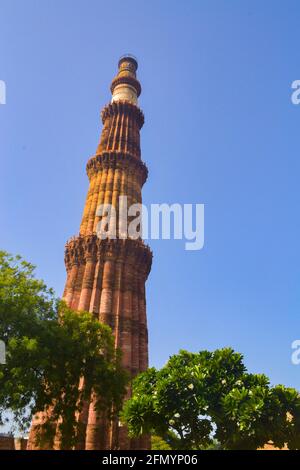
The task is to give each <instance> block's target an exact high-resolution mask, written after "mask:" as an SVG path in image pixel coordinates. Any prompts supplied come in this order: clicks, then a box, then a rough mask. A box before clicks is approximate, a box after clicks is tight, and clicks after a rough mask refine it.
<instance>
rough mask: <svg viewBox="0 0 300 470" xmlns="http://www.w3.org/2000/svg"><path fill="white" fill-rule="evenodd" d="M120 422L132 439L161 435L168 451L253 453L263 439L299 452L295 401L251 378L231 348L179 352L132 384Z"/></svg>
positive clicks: (299, 414)
mask: <svg viewBox="0 0 300 470" xmlns="http://www.w3.org/2000/svg"><path fill="white" fill-rule="evenodd" d="M123 420H124V422H125V423H126V424H127V426H128V429H129V432H130V435H131V436H140V435H142V434H151V435H156V436H159V437H161V439H163V440H164V441H165V442H167V444H168V445H170V446H171V448H172V449H205V448H211V447H213V446H214V445H215V443H216V442H217V443H218V445H219V446H220V447H221V448H223V449H257V448H259V447H262V446H263V445H264V444H265V443H267V442H268V441H273V443H274V445H275V446H276V447H279V448H282V447H283V446H284V444H285V443H287V444H288V447H289V448H290V449H300V398H299V396H298V392H297V391H296V390H295V389H292V388H286V387H284V386H283V385H277V386H270V382H269V379H268V378H267V377H266V376H265V375H262V374H250V373H248V372H247V370H246V367H245V365H244V363H243V356H242V355H241V354H239V353H236V352H234V351H233V350H232V349H229V348H226V349H219V350H216V351H214V352H209V351H201V352H199V353H190V352H187V351H180V353H179V354H178V355H174V356H172V357H171V358H170V359H169V361H168V363H167V364H166V365H165V366H164V367H163V368H162V369H160V370H156V369H155V368H151V369H148V370H147V371H146V372H144V373H142V374H140V375H139V376H138V377H137V378H136V379H135V381H134V384H133V396H132V398H131V399H130V400H128V401H127V402H126V403H125V406H124V410H123Z"/></svg>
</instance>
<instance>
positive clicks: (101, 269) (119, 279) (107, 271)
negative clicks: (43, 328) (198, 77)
mask: <svg viewBox="0 0 300 470" xmlns="http://www.w3.org/2000/svg"><path fill="white" fill-rule="evenodd" d="M137 67H138V64H137V61H136V59H135V58H133V57H132V56H130V55H126V56H124V57H122V58H121V59H120V60H119V70H118V74H117V76H116V77H115V78H114V79H113V81H112V84H111V92H112V99H111V103H110V104H108V105H107V106H105V107H104V109H103V110H102V113H101V117H102V122H103V129H102V133H101V138H100V143H99V145H98V147H97V150H96V154H95V155H94V156H93V157H92V158H90V160H89V161H88V163H87V174H88V178H89V182H90V184H89V190H88V194H87V198H86V202H85V207H84V212H83V217H82V221H81V225H80V232H79V235H78V236H76V237H73V238H72V239H71V240H69V241H68V243H67V244H66V249H65V264H66V269H67V281H66V286H65V290H64V295H63V298H64V299H65V301H66V302H67V304H68V305H69V306H70V307H71V308H73V309H78V310H86V311H89V312H91V313H93V314H94V315H95V316H96V317H97V318H98V319H99V320H100V321H101V322H103V323H106V324H107V325H109V326H110V327H111V329H112V332H113V335H114V338H115V346H116V347H118V348H120V349H121V350H122V353H123V365H124V366H125V368H126V369H127V370H128V371H129V373H130V374H131V375H132V376H135V375H136V374H137V373H139V372H141V371H144V370H145V369H146V368H147V367H148V332H147V318H146V301H145V282H146V279H147V277H148V274H149V272H150V269H151V262H152V254H151V251H150V249H149V248H148V247H147V246H146V245H145V244H144V242H143V241H142V239H141V238H138V239H135V240H134V239H131V238H124V237H121V236H120V235H119V233H118V231H117V238H115V239H109V238H107V239H101V238H99V237H98V236H97V225H98V223H99V222H100V218H101V217H100V216H99V215H97V209H98V207H99V206H100V205H101V204H111V205H112V206H114V207H115V208H116V211H117V213H118V211H120V209H121V208H120V207H119V204H120V203H119V197H120V196H127V204H128V207H130V205H131V204H135V203H140V204H141V202H142V195H141V189H142V186H143V184H144V183H145V181H146V179H147V173H148V171H147V167H146V166H145V164H144V163H143V162H142V161H141V149H140V129H141V128H142V126H143V123H144V115H143V113H142V111H141V110H140V109H139V107H138V97H139V95H140V93H141V85H140V83H139V81H138V80H137V78H136V70H137ZM121 200H122V198H121ZM117 219H118V218H117ZM128 395H130V390H128ZM80 421H81V422H82V424H83V428H84V433H83V438H82V440H81V442H80V443H79V445H78V448H81V449H86V450H92V449H146V448H148V439H147V438H140V439H135V440H130V439H129V438H128V436H127V432H126V429H125V428H124V427H122V426H120V425H119V423H118V421H117V420H116V421H115V422H113V423H106V422H103V420H101V419H100V418H99V417H98V416H97V414H96V412H95V410H94V406H93V400H92V398H91V401H90V403H87V404H86V406H85V407H84V409H83V411H82V413H81V415H80ZM33 436H34V430H33V429H32V431H31V434H30V437H29V445H28V448H34V447H35V446H34V437H33ZM58 439H59V438H58V437H57V438H56V440H55V441H56V442H54V444H53V446H54V448H59V442H57V440H58Z"/></svg>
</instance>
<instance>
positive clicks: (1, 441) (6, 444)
mask: <svg viewBox="0 0 300 470" xmlns="http://www.w3.org/2000/svg"><path fill="white" fill-rule="evenodd" d="M26 447H27V439H23V438H18V437H17V438H15V437H13V436H0V450H26Z"/></svg>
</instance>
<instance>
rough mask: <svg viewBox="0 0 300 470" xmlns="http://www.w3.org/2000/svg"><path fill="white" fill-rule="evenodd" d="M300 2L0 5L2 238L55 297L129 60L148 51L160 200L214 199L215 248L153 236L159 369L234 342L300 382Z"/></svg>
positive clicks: (151, 301)
mask: <svg viewBox="0 0 300 470" xmlns="http://www.w3.org/2000/svg"><path fill="white" fill-rule="evenodd" d="M299 23H300V4H299V2H297V1H292V0H288V1H285V2H283V1H276V0H269V1H268V0H264V1H261V0H251V1H247V0H243V1H240V0H227V1H225V0H223V1H222V0H218V1H217V0H206V1H204V0H195V1H193V0H184V1H183V0H181V1H173V0H160V1H155V0H151V1H145V0H144V1H141V0H139V1H132V0H126V1H119V0H114V1H113V2H109V1H103V0H97V1H96V0H88V1H87V0H85V1H83V0H77V1H71V0H56V1H54V0H52V1H50V0H35V1H34V0H26V1H25V0H18V1H17V0H0V58H1V67H0V79H1V80H4V81H5V82H6V87H7V104H6V105H2V106H0V133H1V134H0V135H1V138H0V155H1V185H0V198H1V199H0V200H1V243H0V246H1V248H2V249H5V250H8V251H10V252H12V253H20V254H22V255H23V256H24V257H25V258H26V259H28V260H30V261H31V262H33V263H34V264H36V265H37V267H38V271H37V273H38V276H40V277H41V278H43V279H44V280H45V281H46V283H47V284H48V285H49V286H52V287H54V289H55V291H56V292H57V294H58V295H61V294H62V291H63V287H64V282H65V267H64V261H63V254H64V244H65V242H66V240H67V239H68V238H69V237H70V236H72V235H74V234H76V233H77V232H78V229H79V224H80V219H81V214H82V210H83V206H84V201H85V196H86V192H87V188H88V179H87V176H86V173H85V165H86V162H87V160H88V158H89V157H90V156H92V155H93V153H94V152H95V149H96V146H97V144H98V139H99V136H100V132H101V123H100V110H101V109H102V107H103V106H104V105H105V104H106V103H107V102H108V101H109V100H110V91H109V85H110V82H111V79H112V78H113V76H114V75H115V74H116V71H117V61H118V58H119V56H121V55H122V54H124V53H125V52H131V53H133V54H135V55H136V56H137V57H138V60H139V69H138V77H139V80H140V81H141V84H142V88H143V92H142V96H141V98H140V106H141V108H142V109H143V111H144V113H145V126H144V128H143V130H142V134H141V138H142V157H143V160H144V161H145V162H146V164H147V166H148V168H149V178H148V181H147V183H146V185H145V186H144V191H143V196H144V202H145V203H146V204H150V203H162V202H167V203H174V202H178V203H204V204H205V246H204V249H203V250H201V251H198V252H192V251H185V249H184V242H183V241H150V242H149V244H150V245H151V248H152V250H153V252H154V261H153V267H152V271H151V274H150V277H149V280H148V283H147V309H148V321H149V338H150V344H149V347H150V364H151V365H155V366H161V365H163V364H164V363H165V362H166V360H167V358H168V356H169V355H171V354H173V353H176V352H177V351H178V350H179V349H180V348H186V349H188V350H191V351H197V350H200V349H210V350H213V349H215V348H220V347H224V346H232V347H233V348H235V349H236V350H238V351H240V352H242V353H244V355H245V361H246V364H247V366H248V368H249V370H251V371H253V372H264V373H266V374H267V375H269V376H270V378H271V380H272V383H284V384H286V385H291V386H295V387H298V388H300V383H299V374H300V365H299V366H295V365H292V363H291V352H292V351H291V342H292V341H293V340H295V339H298V338H300V321H299V312H300V288H299V286H300V248H299V240H300V223H299V221H300V185H299V178H300V156H299V129H300V128H299V123H300V105H299V106H295V105H293V104H292V103H291V83H292V82H293V81H294V80H296V79H300V67H299V63H300V61H299V59H300V54H299V26H300V24H299Z"/></svg>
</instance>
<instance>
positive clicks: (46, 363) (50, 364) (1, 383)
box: [0, 252, 128, 448]
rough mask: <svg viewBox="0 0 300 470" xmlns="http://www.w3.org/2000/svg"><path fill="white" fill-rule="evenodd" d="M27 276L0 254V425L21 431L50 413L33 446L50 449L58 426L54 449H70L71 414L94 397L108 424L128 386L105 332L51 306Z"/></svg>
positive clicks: (50, 296)
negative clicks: (0, 361) (0, 351)
mask: <svg viewBox="0 0 300 470" xmlns="http://www.w3.org/2000/svg"><path fill="white" fill-rule="evenodd" d="M34 269H35V268H34V266H32V265H31V264H30V263H28V262H26V261H24V260H22V259H21V258H20V257H19V256H17V257H12V256H10V255H8V254H7V253H6V252H0V339H1V340H2V341H4V342H5V344H6V364H4V365H0V422H2V423H3V421H4V420H5V416H6V412H7V410H9V411H10V413H11V414H12V416H13V421H14V423H15V424H16V426H17V428H18V429H19V430H22V431H25V430H26V429H28V426H29V425H30V422H31V419H32V417H33V415H34V414H35V413H36V412H37V411H41V410H45V411H49V419H48V420H47V421H46V423H45V424H44V425H43V426H41V427H40V428H39V429H37V430H38V431H39V432H38V433H37V439H38V440H39V441H40V444H46V443H47V442H49V441H50V442H51V440H52V438H53V433H54V430H55V426H54V423H56V422H59V423H60V424H59V432H60V435H61V442H62V444H61V446H62V448H71V447H72V446H74V445H75V444H76V441H77V439H78V436H79V433H80V427H79V426H80V425H79V424H78V422H77V420H76V413H77V412H80V411H81V409H82V406H83V403H84V401H85V400H87V399H89V398H90V396H91V393H92V392H93V393H95V394H96V395H97V396H98V397H101V398H99V399H97V400H96V403H95V408H96V410H97V411H98V412H99V414H100V413H102V412H105V413H106V415H107V416H109V417H113V415H115V414H117V413H118V412H119V410H120V407H121V405H122V400H123V397H124V393H125V388H126V383H127V380H128V378H127V374H126V373H125V372H124V370H123V368H122V367H121V362H120V353H119V352H118V351H115V348H114V339H113V336H112V334H111V331H110V329H109V327H108V326H106V325H103V324H101V323H99V322H98V321H97V320H96V319H95V318H94V317H93V316H92V315H91V314H90V313H88V312H74V311H73V310H71V309H69V308H68V307H67V306H66V305H65V304H64V303H63V302H62V301H59V300H58V299H56V298H55V296H54V293H53V291H52V290H51V289H48V288H47V287H46V285H45V284H44V282H43V281H41V280H38V279H36V278H35V276H34ZM83 377H84V380H83V379H82V378H83ZM80 382H81V383H83V386H80V387H79V383H80Z"/></svg>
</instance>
